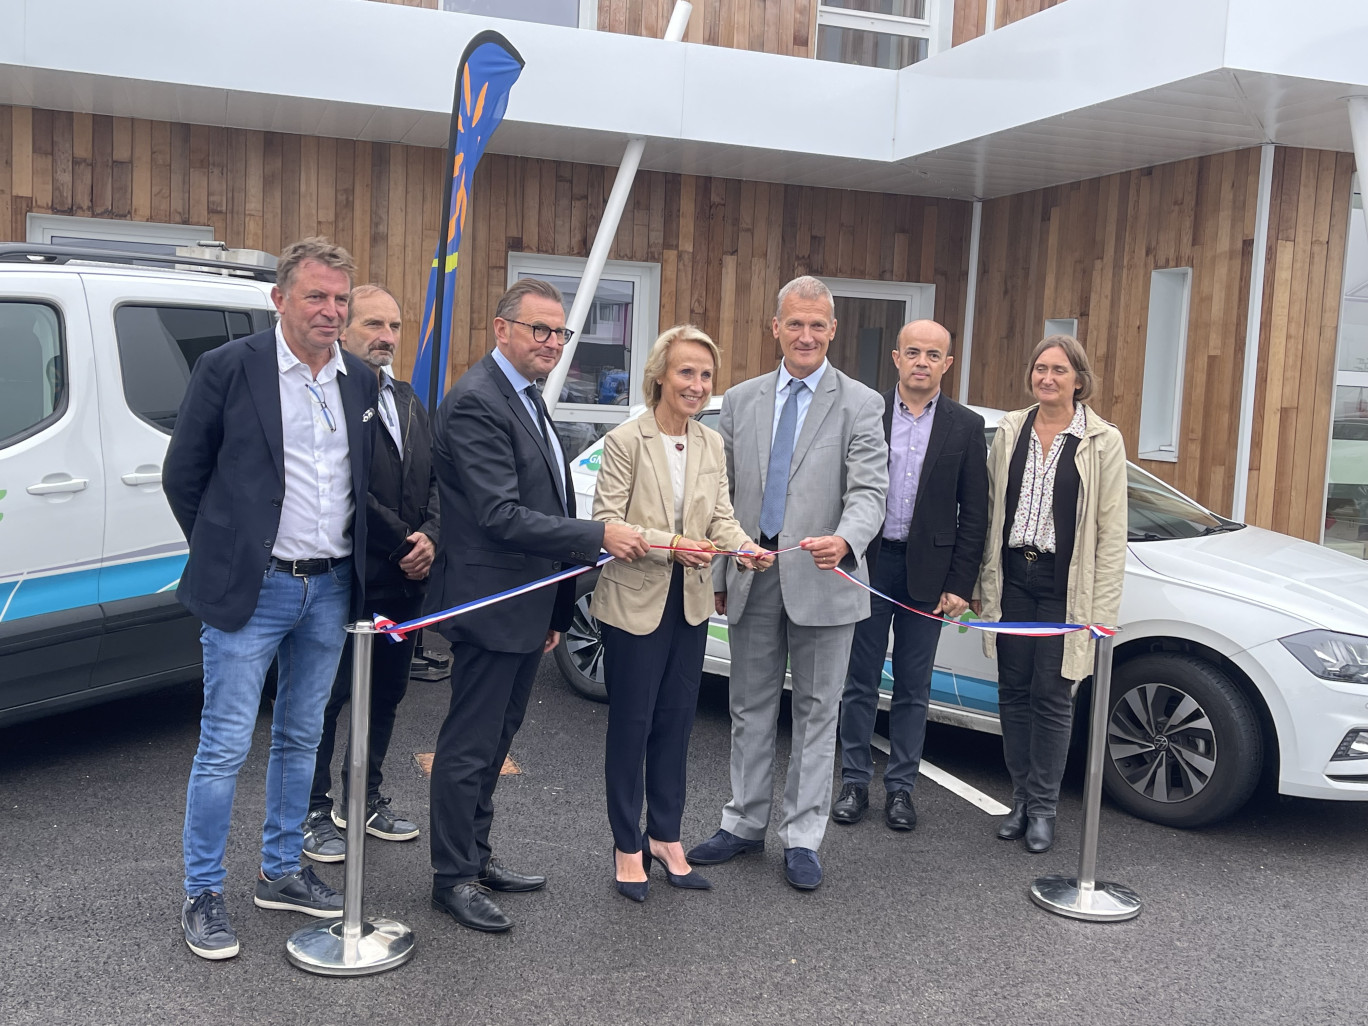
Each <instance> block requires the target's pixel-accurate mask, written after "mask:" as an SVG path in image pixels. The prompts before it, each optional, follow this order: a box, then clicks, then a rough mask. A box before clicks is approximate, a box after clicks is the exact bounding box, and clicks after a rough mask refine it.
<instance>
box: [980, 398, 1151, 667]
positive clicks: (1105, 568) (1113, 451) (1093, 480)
mask: <svg viewBox="0 0 1368 1026" xmlns="http://www.w3.org/2000/svg"><path fill="white" fill-rule="evenodd" d="M1032 409H1034V407H1027V408H1026V409H1024V410H1015V411H1013V412H1012V413H1009V414H1007V415H1006V416H1004V417H1003V418H1002V420H1001V421H1000V422H999V423H998V429H997V434H995V435H994V436H993V447H992V448H991V449H990V450H989V451H988V480H989V487H990V492H989V500H990V508H991V510H992V517H991V519H990V521H989V525H988V544H987V545H985V546H984V547H983V567H982V570H981V571H980V573H979V583H978V592H979V595H980V597H981V598H982V600H983V614H982V617H981V619H984V620H1001V619H1002V544H1003V543H1002V530H1003V526H1004V522H1005V520H1006V515H1007V514H1006V510H1007V471H1008V468H1009V467H1010V465H1011V462H1012V452H1013V451H1014V450H1015V449H1016V444H1017V439H1018V438H1020V437H1021V427H1022V425H1023V424H1024V423H1025V421H1026V415H1027V414H1029V413H1030V412H1031V410H1032ZM1084 409H1085V411H1086V412H1085V414H1084V416H1085V417H1086V419H1087V426H1086V427H1085V428H1084V429H1083V437H1082V438H1081V439H1080V440H1079V443H1078V449H1077V451H1076V452H1075V453H1074V465H1075V466H1077V467H1078V526H1077V528H1076V533H1075V536H1074V549H1073V558H1072V559H1070V560H1069V586H1068V591H1067V594H1066V597H1065V600H1064V602H1065V611H1066V612H1065V615H1066V616H1067V617H1068V620H1069V622H1070V623H1100V624H1105V625H1107V626H1116V623H1117V618H1118V617H1119V616H1120V615H1121V583H1122V581H1123V579H1124V578H1125V574H1126V443H1125V440H1124V439H1122V437H1121V432H1120V431H1118V430H1117V429H1116V427H1115V425H1113V424H1110V423H1108V422H1107V421H1105V420H1103V419H1102V418H1101V417H1099V416H1098V415H1097V414H1096V413H1094V412H1093V410H1092V408H1091V407H1084ZM1093 650H1094V645H1093V639H1092V636H1091V635H1089V634H1088V633H1087V632H1086V631H1076V632H1075V633H1073V634H1069V635H1066V636H1065V638H1064V666H1063V669H1062V670H1061V671H1060V673H1061V676H1063V677H1065V678H1066V679H1068V680H1082V679H1083V678H1084V677H1086V676H1088V675H1089V674H1090V673H1092V669H1093ZM983 651H984V653H985V654H987V655H988V656H990V657H993V658H996V656H997V639H996V637H995V636H994V635H992V634H985V635H984V636H983Z"/></svg>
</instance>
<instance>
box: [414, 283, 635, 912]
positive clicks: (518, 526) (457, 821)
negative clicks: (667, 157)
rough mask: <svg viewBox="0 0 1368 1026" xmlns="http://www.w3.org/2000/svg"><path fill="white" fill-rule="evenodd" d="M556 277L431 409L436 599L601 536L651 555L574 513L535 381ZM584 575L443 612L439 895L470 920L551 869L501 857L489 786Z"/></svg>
mask: <svg viewBox="0 0 1368 1026" xmlns="http://www.w3.org/2000/svg"><path fill="white" fill-rule="evenodd" d="M568 334H569V333H568V332H567V331H566V329H565V308H564V305H563V300H562V298H561V293H560V290H559V289H557V288H556V287H555V286H554V285H552V284H550V283H549V282H544V281H540V280H538V279H535V278H524V279H522V280H521V281H518V282H516V283H515V284H514V285H513V286H512V287H511V288H509V290H508V291H507V292H505V293H504V295H503V297H502V298H501V299H500V300H499V302H498V305H497V307H496V308H495V313H494V338H495V349H494V352H492V353H491V354H489V355H488V356H486V357H485V358H484V359H483V360H481V361H480V362H479V363H477V364H476V365H475V366H474V367H472V368H470V370H468V371H467V372H466V373H465V375H464V376H463V377H462V378H461V380H460V381H458V382H457V383H456V385H455V387H453V388H452V390H451V391H450V392H448V393H447V396H446V398H445V399H443V400H442V402H441V405H440V406H438V408H437V415H436V416H435V417H434V418H433V425H432V428H433V465H434V466H435V467H436V469H437V485H438V489H439V493H440V496H441V507H442V531H441V540H440V542H439V544H438V547H437V558H436V560H435V562H434V563H433V565H432V585H431V589H432V590H431V591H430V593H429V606H431V607H432V608H434V609H442V608H448V607H451V606H455V605H460V604H461V603H464V602H469V601H472V600H474V599H479V598H484V597H485V596H487V595H494V594H497V593H498V592H501V591H506V590H507V589H509V588H516V587H518V586H519V585H522V584H528V583H530V582H532V581H535V580H537V579H539V578H542V577H549V576H551V575H552V574H555V573H556V572H558V571H560V570H567V569H570V568H571V567H573V566H574V565H575V564H577V563H579V564H584V563H593V562H594V561H595V560H597V559H598V556H599V550H600V548H603V549H607V550H608V551H609V552H610V553H612V554H613V555H614V556H618V557H619V558H625V559H635V558H637V557H639V556H644V555H645V554H646V553H647V551H648V549H647V546H646V541H645V539H644V538H642V536H641V535H640V534H639V533H638V532H637V531H636V530H635V529H634V528H631V527H628V526H627V525H625V524H602V523H598V522H596V521H593V520H577V519H576V518H575V489H574V483H573V482H572V481H571V479H570V464H569V463H568V462H567V461H566V454H565V450H564V447H563V446H562V445H561V442H560V439H559V438H558V437H557V435H556V430H555V426H554V425H553V424H552V423H551V420H550V418H549V417H547V415H546V404H545V403H544V402H542V398H541V393H540V392H539V391H538V389H537V386H536V382H537V381H538V380H539V379H542V378H544V377H545V376H546V375H547V374H549V373H550V372H551V369H552V368H553V367H555V366H556V364H557V363H558V362H559V361H560V358H561V350H562V347H563V346H564V345H565V342H566V341H567V336H568ZM574 602H575V582H574V580H573V579H572V580H568V581H564V582H562V583H561V584H560V585H559V586H548V587H543V588H540V589H538V590H535V591H531V592H528V593H527V594H525V595H521V596H519V597H517V598H514V599H509V600H507V601H504V602H499V603H496V604H494V605H492V606H486V607H485V608H483V609H479V610H476V611H474V612H472V613H468V614H466V615H464V616H458V617H455V618H453V619H450V620H447V621H445V622H444V623H442V624H441V625H439V627H438V630H440V631H441V632H442V634H443V635H444V636H445V637H446V638H447V639H448V640H449V641H450V642H451V655H452V666H451V705H450V708H449V710H448V712H447V717H446V720H445V721H444V722H443V724H442V729H441V731H440V732H439V733H438V735H437V751H436V754H435V755H434V757H433V761H432V807H431V814H432V826H431V831H430V839H431V842H432V873H433V883H432V903H433V905H434V906H435V907H436V908H437V909H438V910H440V911H443V912H447V913H448V914H450V915H451V916H452V917H453V918H455V920H456V921H457V922H458V923H460V924H461V925H462V926H467V927H469V928H470V929H472V930H482V931H484V932H487V933H499V932H502V931H504V930H507V929H508V928H509V927H511V926H512V925H513V923H512V921H511V920H510V919H509V918H508V916H506V915H505V914H504V913H503V911H502V910H501V909H500V908H499V907H498V906H497V905H496V904H495V903H494V902H493V901H492V900H490V898H489V897H488V895H487V894H486V891H505V892H507V891H535V890H539V889H540V888H542V887H544V886H545V885H546V878H545V877H544V876H539V875H533V874H524V873H518V872H514V871H513V870H512V869H510V868H509V867H507V866H505V865H503V863H501V862H500V861H499V860H498V859H497V858H494V857H492V849H491V847H490V843H489V828H490V824H491V823H492V822H493V819H494V806H493V797H494V785H495V784H497V783H498V781H499V770H500V769H501V768H502V766H503V762H504V757H505V756H506V755H507V754H508V748H509V745H510V744H511V743H512V741H513V735H514V734H515V733H516V732H517V730H518V727H519V726H520V725H521V724H522V720H523V715H524V713H525V712H526V711H527V700H528V696H529V695H531V693H532V680H533V677H534V676H535V675H536V672H537V666H538V665H539V664H540V662H541V657H542V654H543V653H544V652H547V651H550V650H551V649H552V648H554V647H555V645H556V643H557V641H559V639H560V632H561V631H563V630H565V628H567V627H568V626H569V625H570V618H571V615H572V613H573V609H574Z"/></svg>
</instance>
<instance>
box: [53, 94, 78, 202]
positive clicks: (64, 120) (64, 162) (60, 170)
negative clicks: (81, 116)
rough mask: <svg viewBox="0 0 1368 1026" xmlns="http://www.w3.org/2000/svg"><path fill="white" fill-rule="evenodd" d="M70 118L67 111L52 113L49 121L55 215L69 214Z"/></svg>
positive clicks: (70, 115)
mask: <svg viewBox="0 0 1368 1026" xmlns="http://www.w3.org/2000/svg"><path fill="white" fill-rule="evenodd" d="M72 117H73V115H72V114H71V113H70V112H68V111H54V112H53V114H52V117H51V119H50V121H51V125H52V142H51V149H50V150H49V153H50V154H51V159H52V209H53V210H54V211H55V212H56V213H60V214H70V213H71V133H72Z"/></svg>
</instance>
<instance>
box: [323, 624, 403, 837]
mask: <svg viewBox="0 0 1368 1026" xmlns="http://www.w3.org/2000/svg"><path fill="white" fill-rule="evenodd" d="M373 604H374V605H375V606H376V607H377V608H382V609H383V610H384V613H385V615H386V616H388V617H389V618H390V619H391V620H394V621H395V622H397V623H398V622H403V621H404V620H411V619H413V618H414V617H415V616H417V615H418V613H419V610H420V609H421V607H422V600H421V599H416V598H398V599H396V598H385V597H377V598H376V599H375V600H374V603H373ZM352 638H353V635H352V634H350V633H348V634H347V642H346V644H345V646H344V647H343V649H342V658H341V660H340V661H339V662H338V664H337V677H336V678H335V679H334V680H333V689H332V696H331V697H330V698H329V699H328V704H327V706H326V707H325V709H324V710H323V736H322V737H321V738H320V739H319V742H318V754H317V755H316V756H315V757H314V779H313V789H312V790H311V791H310V793H309V811H310V812H314V811H316V810H319V809H330V808H332V799H331V798H329V797H328V791H329V790H330V789H331V788H332V757H333V748H334V746H335V745H336V743H337V716H338V713H340V712H341V711H342V707H343V706H344V705H346V704H347V703H348V702H350V701H351V692H352ZM414 641H415V637H414V635H412V634H410V635H409V636H408V638H407V639H405V640H404V641H401V642H398V643H395V642H393V641H391V640H390V639H389V638H385V637H377V638H374V639H373V640H372V642H371V714H370V760H369V765H368V767H367V771H366V797H367V799H371V798H375V797H376V796H377V795H379V794H380V783H381V781H382V780H383V779H384V778H383V775H382V774H381V772H380V766H381V764H382V763H383V762H384V761H385V753H386V752H388V751H389V743H390V737H391V736H392V735H393V734H394V718H395V716H396V715H397V714H398V711H399V703H400V702H402V701H403V700H404V693H405V692H407V691H408V682H409V670H410V664H411V663H412V661H413V645H414ZM350 762H351V743H350V739H349V740H348V744H347V754H346V756H345V757H344V758H343V760H342V795H341V797H342V806H343V808H344V809H345V808H346V804H347V793H348V791H349V790H350V787H349V785H350V783H351V782H350V780H349V779H348V776H349V774H348V773H347V766H348V764H349V763H350Z"/></svg>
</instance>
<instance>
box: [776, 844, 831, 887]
mask: <svg viewBox="0 0 1368 1026" xmlns="http://www.w3.org/2000/svg"><path fill="white" fill-rule="evenodd" d="M784 879H786V880H788V882H789V886H790V887H797V888H798V889H799V890H800V891H815V890H816V889H817V887H818V885H819V884H820V883H821V882H822V864H821V863H820V862H818V861H817V853H816V852H815V851H813V850H812V849H811V848H785V849H784Z"/></svg>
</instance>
